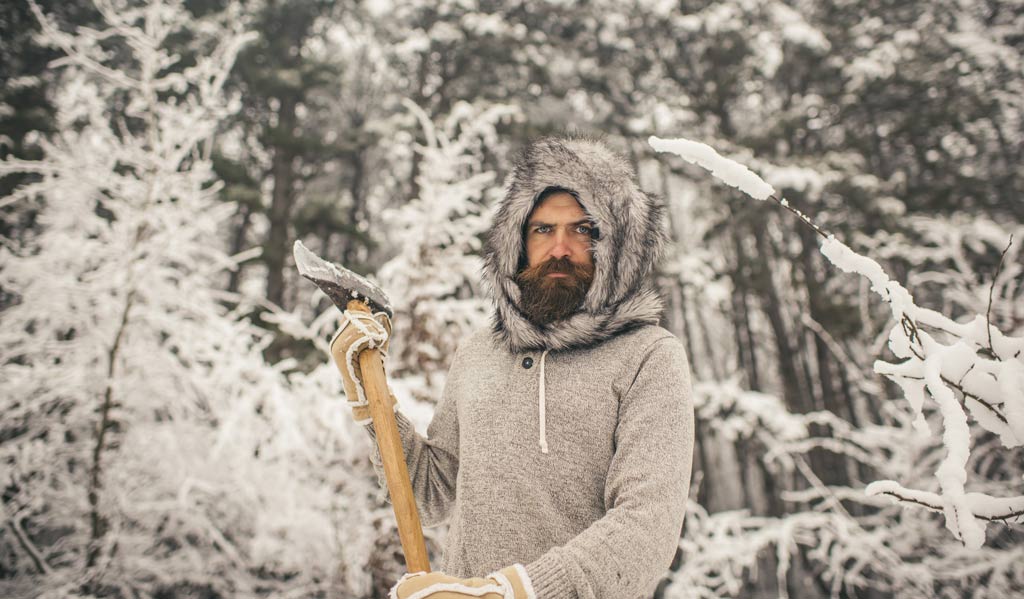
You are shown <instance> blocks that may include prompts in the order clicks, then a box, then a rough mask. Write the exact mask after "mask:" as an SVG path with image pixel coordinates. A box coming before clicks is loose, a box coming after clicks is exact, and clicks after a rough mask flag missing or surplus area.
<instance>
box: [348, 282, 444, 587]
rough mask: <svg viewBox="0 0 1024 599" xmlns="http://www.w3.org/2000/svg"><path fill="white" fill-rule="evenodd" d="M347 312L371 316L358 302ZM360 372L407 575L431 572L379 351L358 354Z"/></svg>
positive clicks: (353, 301)
mask: <svg viewBox="0 0 1024 599" xmlns="http://www.w3.org/2000/svg"><path fill="white" fill-rule="evenodd" d="M348 309H349V310H351V311H353V312H355V311H362V312H370V309H369V308H368V307H367V306H366V304H364V303H363V302H361V301H359V300H352V301H350V302H349V303H348ZM359 370H360V372H361V373H362V375H363V391H364V392H365V393H366V401H367V403H369V407H370V417H371V418H373V429H374V431H375V432H376V433H377V447H378V448H379V449H380V457H381V460H382V461H383V462H384V477H385V479H386V480H387V484H388V492H389V493H390V494H391V507H392V508H393V509H394V510H395V520H396V521H397V522H398V538H399V539H400V540H401V541H402V551H403V552H404V553H405V563H406V567H407V568H408V570H409V572H430V560H429V558H428V557H427V544H426V543H425V542H424V540H423V525H422V524H420V513H419V511H418V510H417V509H416V498H415V496H413V493H412V482H411V481H410V480H409V469H408V468H407V467H406V465H405V453H404V452H403V451H402V439H401V437H399V435H398V423H397V422H396V421H395V412H394V410H392V409H391V407H390V405H389V402H388V383H387V379H386V377H385V375H384V364H383V363H382V362H381V356H380V351H379V350H377V349H364V350H363V351H362V352H360V353H359Z"/></svg>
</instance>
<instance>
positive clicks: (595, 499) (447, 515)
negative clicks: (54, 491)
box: [332, 139, 693, 599]
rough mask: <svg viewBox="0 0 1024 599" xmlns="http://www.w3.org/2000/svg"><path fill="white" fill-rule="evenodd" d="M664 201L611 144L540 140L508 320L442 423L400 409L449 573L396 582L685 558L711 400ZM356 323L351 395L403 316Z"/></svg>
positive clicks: (618, 568) (447, 592)
mask: <svg viewBox="0 0 1024 599" xmlns="http://www.w3.org/2000/svg"><path fill="white" fill-rule="evenodd" d="M662 213H663V208H662V207H661V205H660V204H659V203H658V201H657V200H656V199H655V198H654V197H652V196H650V195H648V194H646V193H644V192H643V191H641V190H640V189H639V188H638V186H637V183H636V176H635V174H634V173H633V171H632V169H631V167H630V166H629V164H628V163H627V162H626V161H625V160H623V159H622V158H621V157H619V156H617V155H616V154H614V153H612V152H611V151H610V150H609V149H608V148H607V147H605V146H604V145H603V144H602V143H599V142H595V141H589V140H582V139H542V140H540V141H537V142H535V143H534V144H532V145H531V146H530V147H528V148H527V149H526V151H525V152H524V154H523V156H522V157H521V159H520V160H519V161H518V163H517V165H516V167H515V170H514V172H513V175H512V181H511V185H510V186H509V188H508V191H507V193H506V196H505V198H504V200H503V201H502V203H501V205H500V207H499V209H498V211H497V214H496V216H495V221H494V224H493V227H492V229H491V231H490V232H489V235H488V240H487V245H486V248H485V256H484V257H485V260H484V265H485V266H484V268H485V273H484V274H485V278H486V281H487V282H488V283H489V285H490V286H491V287H492V291H493V296H494V307H495V311H494V319H493V326H492V327H491V329H490V330H482V331H478V332H477V333H475V334H473V335H471V336H470V337H468V338H467V339H465V340H464V341H463V342H462V343H461V344H460V345H459V348H458V350H457V351H456V353H455V356H454V359H453V362H452V366H451V370H450V371H449V375H448V379H447V381H446V385H445V389H444V393H443V396H442V399H441V401H440V403H439V404H438V406H437V410H436V412H435V414H434V418H433V421H432V422H431V424H430V427H429V429H428V435H427V438H423V437H422V436H420V435H419V434H417V433H416V432H415V430H414V428H413V426H412V424H411V423H410V422H409V420H408V419H406V418H405V417H404V416H403V415H402V414H401V413H400V412H398V413H396V417H397V420H398V427H399V431H400V433H401V437H402V443H403V446H404V450H405V455H406V461H407V463H408V466H409V472H410V476H411V478H412V484H413V490H414V493H415V495H416V499H417V504H418V506H419V509H420V513H421V517H422V520H423V522H424V524H425V525H428V526H429V525H432V524H438V523H441V522H443V521H445V520H448V521H449V522H450V528H449V530H448V536H447V540H446V544H445V549H444V555H443V558H442V563H441V569H442V570H443V571H444V573H440V572H438V573H432V574H412V575H406V576H405V577H403V578H402V580H400V581H399V583H398V585H396V587H395V589H393V591H392V596H396V597H399V598H402V599H409V598H410V597H414V598H415V599H421V598H428V599H442V598H456V597H481V596H483V597H489V598H491V597H502V598H505V599H512V598H514V599H527V598H531V599H532V598H534V597H536V598H538V599H549V598H550V599H553V598H562V597H567V598H571V597H580V598H614V599H632V598H634V597H638V596H643V595H649V594H650V593H651V591H652V590H653V588H654V586H655V585H656V584H657V582H658V580H659V578H660V577H661V576H662V575H663V574H664V573H665V572H666V571H667V569H668V566H669V564H670V563H671V561H672V557H673V555H674V553H675V549H676V545H677V543H678V539H679V534H680V530H681V527H682V522H683V515H684V511H685V505H686V498H687V493H688V487H689V481H690V467H691V461H692V448H693V408H692V404H691V399H690V375H689V367H688V364H687V360H686V356H685V354H684V351H683V347H682V344H681V343H680V342H679V340H678V339H676V338H675V337H674V336H673V335H672V334H671V333H669V332H668V331H666V330H665V329H663V328H660V327H659V326H657V322H658V318H659V315H660V313H661V311H662V304H661V301H660V299H659V297H658V295H657V294H656V293H655V291H654V289H653V288H652V286H651V285H650V282H649V281H648V276H649V274H650V271H651V269H652V267H653V266H654V264H655V262H656V261H657V258H658V255H659V254H660V250H661V247H662V245H663V243H664V239H665V235H664V232H663V231H662ZM356 325H357V326H349V323H346V324H345V325H343V326H342V328H341V330H340V331H339V333H338V335H336V336H335V339H334V340H333V341H332V354H333V355H334V357H335V360H336V362H337V363H338V365H339V369H340V370H341V371H342V374H343V378H344V379H345V386H346V393H347V394H348V396H349V398H350V399H352V398H356V397H358V396H359V395H361V394H359V392H358V391H359V389H358V385H359V383H358V380H359V373H358V364H356V365H355V367H354V368H353V366H352V360H351V356H353V355H355V353H356V352H353V351H350V350H352V349H353V348H355V349H359V348H360V347H362V346H363V345H366V344H368V343H371V341H370V339H371V338H373V339H375V340H376V341H375V342H377V343H379V342H380V341H381V340H383V339H386V336H387V334H388V332H389V330H390V326H389V325H390V323H388V322H387V321H386V317H383V315H377V319H376V320H374V319H371V318H364V319H361V320H360V321H359V322H357V323H356ZM360 344H362V345H360ZM357 403H358V402H357ZM354 410H355V411H356V417H357V418H358V419H360V421H366V419H367V414H366V411H365V410H366V408H365V407H362V406H356V407H355V408H354ZM368 429H369V430H371V434H372V428H371V427H368ZM466 577H476V578H466Z"/></svg>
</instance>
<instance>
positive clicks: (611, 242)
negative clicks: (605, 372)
mask: <svg viewBox="0 0 1024 599" xmlns="http://www.w3.org/2000/svg"><path fill="white" fill-rule="evenodd" d="M549 187H560V188H564V189H569V190H572V191H573V192H574V193H575V194H576V196H577V198H578V199H579V201H580V204H582V205H583V209H584V210H585V211H586V212H587V215H588V216H589V217H590V218H592V219H593V221H594V224H595V225H596V226H597V228H598V230H599V231H600V236H599V237H598V238H597V239H596V240H594V242H593V243H594V249H593V257H594V279H593V282H592V283H591V285H590V289H589V290H588V291H587V295H586V297H585V299H584V302H583V306H582V308H581V309H580V311H579V312H576V313H575V314H573V315H572V316H569V317H567V318H564V319H562V320H558V321H555V322H553V323H550V324H548V325H547V326H537V325H535V324H533V323H532V322H530V320H529V319H528V318H527V317H526V315H525V314H524V313H523V311H522V310H521V309H520V291H519V285H518V284H517V283H516V281H515V275H516V273H517V271H518V269H519V267H520V265H521V260H522V259H523V255H524V252H525V245H524V242H523V226H524V224H525V222H526V219H527V218H528V217H529V215H530V212H531V211H532V210H533V207H534V204H535V203H536V200H537V197H538V196H539V195H540V193H541V192H543V191H544V190H545V189H547V188H549ZM663 213H664V206H663V205H662V203H661V201H660V200H659V199H658V198H656V197H655V196H653V195H651V194H648V193H645V192H643V191H641V190H640V188H639V186H638V184H637V178H636V173H634V172H633V169H632V167H631V166H630V164H629V163H628V162H627V161H626V160H625V159H624V158H622V157H621V156H619V155H618V154H616V153H614V152H613V151H612V150H610V149H609V148H608V147H607V146H606V145H605V144H604V143H602V142H599V141H595V140H588V139H557V138H543V139H540V140H537V141H535V142H534V143H532V144H531V145H530V146H529V147H527V148H526V150H525V151H524V152H523V154H522V155H521V156H520V158H519V160H518V161H517V162H516V164H515V168H514V170H513V172H512V180H511V183H510V185H509V187H508V190H507V191H506V193H505V197H504V199H503V200H502V202H501V205H500V206H499V207H498V211H497V213H496V215H495V218H494V224H493V226H492V227H491V230H490V231H489V233H488V235H487V241H486V246H485V249H484V280H485V283H486V284H487V285H489V287H490V288H491V292H492V295H493V301H494V316H493V334H494V336H495V338H496V339H497V340H498V341H499V342H500V343H502V344H503V345H504V346H505V347H507V348H508V349H509V350H511V351H513V352H522V351H531V350H555V351H558V350H565V349H573V348H581V347H587V346H590V345H594V344H596V343H599V342H601V341H603V340H605V339H607V338H609V337H611V336H613V335H616V334H618V333H621V332H623V331H626V330H629V329H631V328H634V327H636V326H639V325H643V324H657V323H658V320H659V317H660V316H661V312H662V302H661V298H660V297H659V296H658V294H657V292H656V291H655V290H654V288H653V286H652V285H651V282H650V281H649V276H648V275H649V273H650V272H651V270H652V269H653V267H654V265H655V264H656V262H657V260H658V258H659V257H660V255H661V250H662V247H663V246H664V244H665V241H666V235H665V232H664V230H663V228H662V220H663Z"/></svg>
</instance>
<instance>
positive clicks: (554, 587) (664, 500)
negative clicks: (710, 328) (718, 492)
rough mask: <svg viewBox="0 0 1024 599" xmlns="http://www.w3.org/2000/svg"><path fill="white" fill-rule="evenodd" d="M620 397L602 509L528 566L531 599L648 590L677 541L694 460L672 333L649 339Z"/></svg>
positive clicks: (680, 352) (683, 376)
mask: <svg viewBox="0 0 1024 599" xmlns="http://www.w3.org/2000/svg"><path fill="white" fill-rule="evenodd" d="M635 372H636V376H635V378H634V379H633V381H632V382H631V383H630V382H629V381H626V385H628V386H627V388H626V390H625V391H624V392H622V394H621V395H620V404H619V421H618V424H617V427H616V430H615V454H614V456H613V458H612V461H611V465H610V467H609V469H608V477H607V480H606V483H605V492H604V500H605V505H606V506H607V508H608V509H607V512H606V513H605V515H604V516H603V517H601V518H600V519H599V520H597V521H596V522H594V523H593V524H591V525H590V526H589V527H588V528H587V529H586V530H584V531H583V532H581V533H580V534H579V535H577V536H576V537H575V538H573V539H572V540H571V541H569V542H568V543H566V544H565V545H563V546H560V547H554V548H552V549H551V550H549V551H548V552H546V553H544V554H543V555H541V557H539V558H538V559H537V560H535V561H533V562H531V563H530V564H527V566H526V571H527V573H528V575H529V577H530V579H531V582H532V584H533V587H534V589H535V591H536V593H537V598H538V599H556V598H558V599H562V598H574V597H578V598H580V599H610V598H620V599H628V598H631V597H638V596H641V595H645V594H650V592H651V591H652V590H653V589H654V586H655V585H656V584H657V582H658V581H659V580H660V578H661V577H662V576H663V575H664V574H665V572H666V571H667V570H668V568H669V566H670V565H671V563H672V558H673V556H674V555H675V551H676V547H677V546H678V543H679V535H680V532H681V530H682V525H683V516H684V514H685V511H686V500H687V495H688V493H689V486H690V469H691V466H692V460H693V426H694V425H693V421H694V416H693V401H692V393H691V383H690V369H689V364H688V362H687V359H686V353H685V351H684V349H683V346H682V343H680V342H679V340H678V339H676V338H675V337H665V338H662V339H659V340H658V341H656V342H654V343H653V344H652V345H651V346H650V347H649V348H648V350H647V352H646V354H645V355H644V357H643V358H642V360H641V362H640V366H639V369H638V370H637V371H635Z"/></svg>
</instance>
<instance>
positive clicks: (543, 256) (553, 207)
mask: <svg viewBox="0 0 1024 599" xmlns="http://www.w3.org/2000/svg"><path fill="white" fill-rule="evenodd" d="M592 243H593V225H592V224H591V222H590V219H589V218H588V217H587V214H586V213H585V212H584V211H583V208H582V207H581V206H580V204H579V202H577V201H576V198H574V197H573V196H572V195H571V194H569V193H566V192H564V191H560V192H555V193H552V194H551V195H549V196H547V197H546V198H544V199H543V200H542V201H541V202H540V203H539V204H537V206H536V207H535V208H534V209H533V212H532V213H531V214H530V217H529V218H528V219H527V225H526V262H527V265H526V268H524V269H523V270H522V271H521V272H520V273H519V274H518V275H517V276H516V282H518V283H519V288H520V290H521V291H522V307H523V310H524V311H525V312H526V313H527V315H528V316H529V317H530V320H532V321H533V322H534V323H535V324H540V325H545V324H548V323H550V322H554V321H556V320H560V319H562V318H565V317H566V316H569V315H571V314H572V313H574V312H576V311H577V310H578V309H579V306H580V304H581V303H582V302H583V298H584V297H585V296H586V294H587V289H589V288H590V282H591V281H592V280H593V278H594V259H593V256H592V255H591V249H592Z"/></svg>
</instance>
